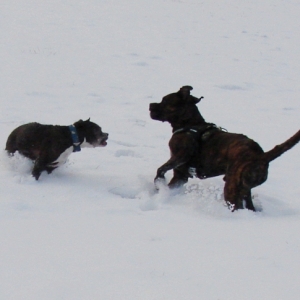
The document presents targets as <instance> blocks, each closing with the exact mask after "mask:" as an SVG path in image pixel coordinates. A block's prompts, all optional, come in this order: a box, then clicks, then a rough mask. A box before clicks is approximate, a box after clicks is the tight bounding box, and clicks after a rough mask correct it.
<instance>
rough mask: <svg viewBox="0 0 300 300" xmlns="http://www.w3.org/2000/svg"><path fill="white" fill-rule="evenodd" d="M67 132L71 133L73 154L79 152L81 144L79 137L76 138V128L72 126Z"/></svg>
mask: <svg viewBox="0 0 300 300" xmlns="http://www.w3.org/2000/svg"><path fill="white" fill-rule="evenodd" d="M69 130H70V132H71V137H72V143H73V152H78V151H81V148H80V144H81V142H80V140H79V136H78V133H77V129H76V127H75V126H74V125H70V126H69Z"/></svg>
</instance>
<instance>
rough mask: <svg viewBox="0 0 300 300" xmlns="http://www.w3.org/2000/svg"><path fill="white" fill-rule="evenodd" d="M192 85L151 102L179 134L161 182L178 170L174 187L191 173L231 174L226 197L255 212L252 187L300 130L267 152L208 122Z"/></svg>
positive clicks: (152, 111)
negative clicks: (198, 106) (202, 114)
mask: <svg viewBox="0 0 300 300" xmlns="http://www.w3.org/2000/svg"><path fill="white" fill-rule="evenodd" d="M192 89H193V88H192V87H191V86H184V87H182V88H181V89H180V90H179V91H178V92H177V93H172V94H169V95H167V96H165V97H163V99H162V101H161V103H151V104H150V107H149V109H150V116H151V118H152V119H154V120H158V121H162V122H165V121H166V122H169V123H170V124H171V126H172V128H173V135H172V137H171V139H170V141H169V147H170V150H171V158H170V159H169V160H168V161H167V162H166V163H165V164H163V165H162V166H161V167H160V168H158V170H157V174H156V177H155V182H157V181H164V175H165V173H166V172H167V171H169V170H171V169H173V172H174V176H173V178H172V179H171V181H170V183H169V187H170V188H174V187H178V186H181V185H183V184H184V183H186V182H187V181H188V178H189V177H193V176H196V177H198V178H200V179H204V178H208V177H214V176H219V175H225V176H224V181H225V187H224V198H225V201H226V204H227V205H228V208H229V209H230V210H231V211H234V210H237V209H241V208H244V203H243V202H244V201H245V204H246V208H248V209H250V210H253V211H255V208H254V205H253V203H252V197H251V189H252V188H253V187H256V186H258V185H260V184H262V183H263V182H265V181H266V180H267V176H268V167H269V162H271V161H272V160H274V159H276V158H277V157H278V156H280V155H281V154H283V153H284V152H285V151H287V150H289V149H291V148H292V147H293V146H294V145H295V144H297V143H298V142H299V140H300V130H299V131H298V132H297V133H296V134H295V135H293V136H292V137H291V138H289V139H288V140H287V141H285V142H284V143H282V144H281V145H278V146H276V147H274V148H273V149H272V150H270V151H268V152H264V151H263V150H262V148H261V147H260V146H259V145H258V143H256V142H255V141H253V140H251V139H249V138H248V137H247V136H245V135H243V134H236V133H229V132H226V131H225V130H224V129H222V128H218V127H217V126H215V125H214V124H211V123H207V122H205V120H204V118H203V117H202V116H201V114H200V112H199V110H198V108H197V105H196V104H197V103H199V101H200V100H201V98H202V97H201V98H196V97H194V96H192V95H190V91H191V90H192Z"/></svg>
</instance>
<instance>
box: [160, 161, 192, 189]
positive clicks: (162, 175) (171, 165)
mask: <svg viewBox="0 0 300 300" xmlns="http://www.w3.org/2000/svg"><path fill="white" fill-rule="evenodd" d="M186 162H187V159H186V158H184V159H178V158H174V157H171V158H170V159H169V160H168V161H167V162H166V163H165V164H163V165H162V166H161V167H159V168H158V169H157V173H156V176H155V178H154V183H155V186H156V188H157V183H159V182H165V174H166V173H167V172H168V171H169V170H172V169H175V168H178V167H180V166H181V165H183V164H185V163H186ZM170 183H171V182H170ZM173 183H175V182H173ZM172 186H173V187H174V185H171V186H170V187H172Z"/></svg>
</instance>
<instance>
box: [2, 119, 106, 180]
mask: <svg viewBox="0 0 300 300" xmlns="http://www.w3.org/2000/svg"><path fill="white" fill-rule="evenodd" d="M107 139H108V133H104V132H102V130H101V127H100V126H99V125H97V124H96V123H93V122H91V121H90V119H88V120H86V121H83V120H79V121H77V122H75V123H74V124H73V125H70V126H59V125H43V124H39V123H29V124H24V125H21V126H19V127H17V128H16V129H15V130H13V131H12V133H11V134H10V135H9V137H8V139H7V142H6V147H5V150H6V151H7V152H8V153H9V154H10V155H13V154H14V153H15V152H16V151H18V152H19V153H20V154H22V155H23V156H25V157H28V158H30V159H31V160H33V161H34V166H33V169H32V175H33V177H35V179H36V180H38V179H39V177H40V175H41V173H42V172H43V171H47V172H48V174H50V173H51V172H52V171H53V170H54V169H56V168H57V167H59V166H60V165H61V164H63V163H65V162H66V160H67V158H68V156H69V155H70V154H71V153H72V152H77V151H80V150H81V148H83V147H104V146H106V145H107Z"/></svg>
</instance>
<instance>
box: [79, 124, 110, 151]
mask: <svg viewBox="0 0 300 300" xmlns="http://www.w3.org/2000/svg"><path fill="white" fill-rule="evenodd" d="M74 126H75V127H76V129H77V132H78V134H80V133H81V134H82V135H83V136H84V144H85V145H86V146H89V147H105V146H106V145H107V139H108V133H105V132H102V130H101V127H100V126H99V125H97V124H96V123H93V122H91V121H90V119H88V120H86V121H83V120H79V121H77V122H75V123H74Z"/></svg>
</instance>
